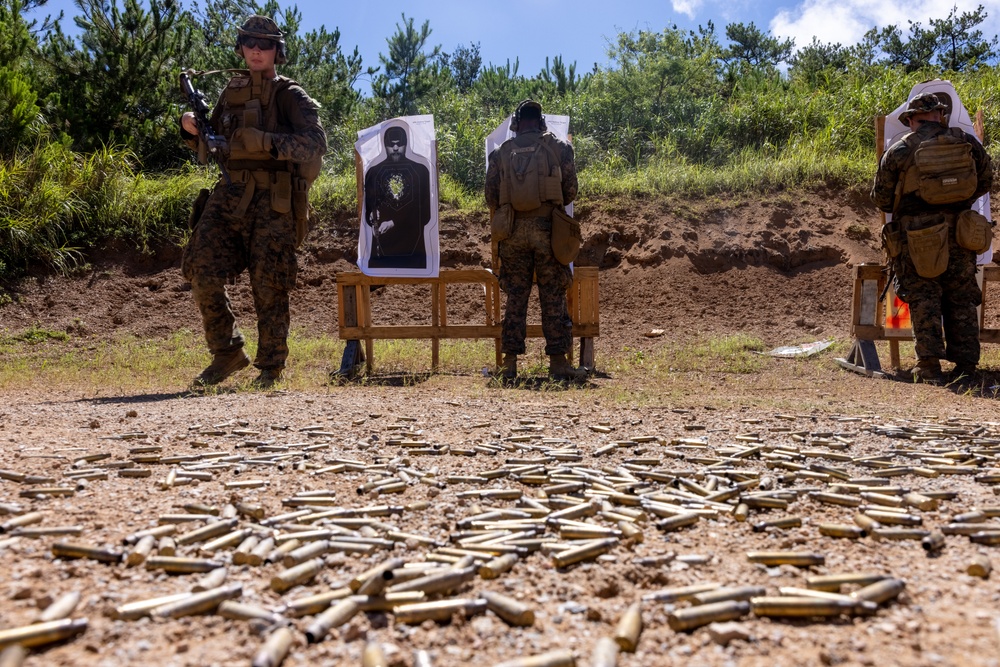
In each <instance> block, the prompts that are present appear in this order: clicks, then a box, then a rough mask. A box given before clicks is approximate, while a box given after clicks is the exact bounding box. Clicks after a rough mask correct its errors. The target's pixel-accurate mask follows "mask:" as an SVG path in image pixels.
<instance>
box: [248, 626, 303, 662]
mask: <svg viewBox="0 0 1000 667" xmlns="http://www.w3.org/2000/svg"><path fill="white" fill-rule="evenodd" d="M294 642H295V635H294V634H292V630H291V628H288V627H281V628H278V629H276V630H275V631H274V632H272V633H271V634H270V635H268V637H267V641H265V642H264V645H263V646H261V647H260V650H259V651H257V653H256V655H254V657H253V660H251V661H250V667H279V665H281V663H282V662H284V661H285V657H286V656H288V652H289V651H290V650H291V648H292V644H293V643H294Z"/></svg>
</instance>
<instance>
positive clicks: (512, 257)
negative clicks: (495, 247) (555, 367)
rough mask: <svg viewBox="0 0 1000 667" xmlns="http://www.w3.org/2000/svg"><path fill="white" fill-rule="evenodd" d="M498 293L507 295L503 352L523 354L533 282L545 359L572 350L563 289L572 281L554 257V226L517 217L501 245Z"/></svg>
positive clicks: (565, 269)
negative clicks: (539, 310)
mask: <svg viewBox="0 0 1000 667" xmlns="http://www.w3.org/2000/svg"><path fill="white" fill-rule="evenodd" d="M499 251H500V289H502V290H503V291H504V292H505V293H506V294H507V307H506V309H505V311H504V316H503V327H502V333H501V343H500V345H501V350H502V351H503V352H504V354H524V352H525V344H524V339H525V337H526V336H527V326H528V297H529V296H531V283H532V277H537V279H538V299H539V301H540V302H541V310H542V332H543V333H544V334H545V354H548V355H556V354H566V353H567V352H569V351H570V349H571V348H572V346H573V320H572V319H570V316H569V311H568V310H567V308H566V289H567V288H568V287H569V285H570V283H571V282H572V280H573V276H572V273H571V272H570V270H569V267H568V266H565V265H563V264H560V263H559V262H558V261H556V258H555V257H553V256H552V221H551V220H550V219H549V218H518V219H517V220H515V221H514V229H513V232H512V233H511V236H510V238H508V239H507V240H505V241H501V242H500V248H499Z"/></svg>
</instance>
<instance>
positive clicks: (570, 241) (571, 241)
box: [552, 206, 583, 265]
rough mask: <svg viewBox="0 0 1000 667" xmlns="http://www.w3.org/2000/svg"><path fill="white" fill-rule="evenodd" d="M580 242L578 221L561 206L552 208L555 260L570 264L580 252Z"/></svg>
mask: <svg viewBox="0 0 1000 667" xmlns="http://www.w3.org/2000/svg"><path fill="white" fill-rule="evenodd" d="M582 244H583V234H582V232H581V231H580V223H579V222H577V221H576V220H574V219H573V218H571V217H570V216H569V215H567V214H566V211H565V210H564V209H563V208H562V207H561V206H556V207H555V208H554V209H552V255H553V256H554V257H555V258H556V261H557V262H559V263H560V264H566V265H569V264H571V263H572V262H573V260H575V259H576V256H577V255H579V254H580V246H581V245H582Z"/></svg>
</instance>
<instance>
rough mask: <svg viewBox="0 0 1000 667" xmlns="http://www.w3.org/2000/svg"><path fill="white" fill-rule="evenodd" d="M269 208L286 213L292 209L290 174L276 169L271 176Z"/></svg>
mask: <svg viewBox="0 0 1000 667" xmlns="http://www.w3.org/2000/svg"><path fill="white" fill-rule="evenodd" d="M271 210H272V211H274V212H275V213H288V212H289V211H291V210H292V175H291V173H289V172H287V171H278V172H275V173H274V174H273V175H272V176H271Z"/></svg>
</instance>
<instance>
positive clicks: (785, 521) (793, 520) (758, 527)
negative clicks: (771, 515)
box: [753, 516, 802, 533]
mask: <svg viewBox="0 0 1000 667" xmlns="http://www.w3.org/2000/svg"><path fill="white" fill-rule="evenodd" d="M801 525H802V517H798V516H786V517H782V518H780V519H770V520H768V521H758V522H757V523H755V524H754V525H753V532H755V533H762V532H764V531H765V530H767V529H768V528H798V527H800V526H801Z"/></svg>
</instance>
